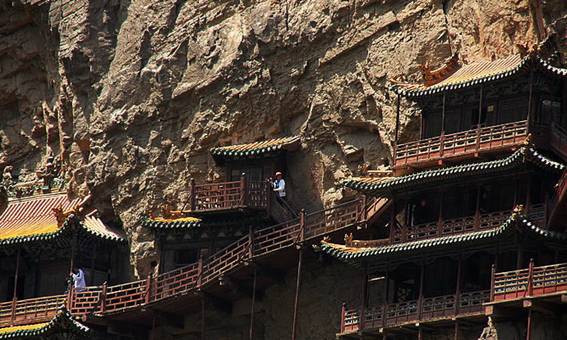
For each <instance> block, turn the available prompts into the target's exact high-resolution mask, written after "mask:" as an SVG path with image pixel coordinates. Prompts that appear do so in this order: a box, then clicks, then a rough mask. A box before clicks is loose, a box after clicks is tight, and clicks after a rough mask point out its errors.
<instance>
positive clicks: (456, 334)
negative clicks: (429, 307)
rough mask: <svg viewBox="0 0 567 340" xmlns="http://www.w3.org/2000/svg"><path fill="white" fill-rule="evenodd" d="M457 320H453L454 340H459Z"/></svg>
mask: <svg viewBox="0 0 567 340" xmlns="http://www.w3.org/2000/svg"><path fill="white" fill-rule="evenodd" d="M459 326H460V325H459V320H455V338H454V340H459V332H460V327H459Z"/></svg>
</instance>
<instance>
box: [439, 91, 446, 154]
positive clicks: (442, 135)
mask: <svg viewBox="0 0 567 340" xmlns="http://www.w3.org/2000/svg"><path fill="white" fill-rule="evenodd" d="M446 97H447V92H445V91H443V107H442V109H441V133H440V134H439V137H440V138H439V155H440V156H441V157H443V149H444V146H445V110H446V108H445V101H446V99H447V98H446Z"/></svg>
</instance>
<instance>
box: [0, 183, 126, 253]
mask: <svg viewBox="0 0 567 340" xmlns="http://www.w3.org/2000/svg"><path fill="white" fill-rule="evenodd" d="M79 201H80V200H69V198H68V197H67V195H66V194H48V195H40V196H33V197H27V198H24V199H15V200H10V201H9V202H8V206H7V208H6V209H5V210H4V211H3V212H2V214H0V246H5V245H15V244H18V243H25V242H34V241H48V240H53V239H56V238H58V237H60V236H63V235H65V234H66V233H67V232H68V230H69V229H70V228H73V227H78V228H79V230H80V231H81V232H83V233H85V234H86V235H89V236H94V237H97V238H100V239H104V240H109V241H125V240H126V236H125V235H124V234H123V233H122V232H120V231H117V230H114V229H111V228H109V227H108V226H106V225H105V224H104V223H103V222H102V221H101V220H100V219H99V218H98V217H96V216H93V215H87V216H86V217H85V218H83V219H80V218H78V217H77V216H74V215H70V216H69V217H68V218H67V220H66V221H65V222H64V223H63V224H62V225H61V226H59V225H58V223H57V218H56V215H55V213H54V211H53V209H57V208H62V209H63V210H66V209H69V208H71V207H73V206H75V205H76V204H77V203H78V202H79Z"/></svg>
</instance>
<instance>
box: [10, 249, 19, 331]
mask: <svg viewBox="0 0 567 340" xmlns="http://www.w3.org/2000/svg"><path fill="white" fill-rule="evenodd" d="M20 255H21V254H20V249H19V248H18V251H17V252H16V270H15V271H14V291H13V292H12V305H11V314H10V325H11V326H13V325H14V322H15V321H16V307H17V302H18V276H19V273H20Z"/></svg>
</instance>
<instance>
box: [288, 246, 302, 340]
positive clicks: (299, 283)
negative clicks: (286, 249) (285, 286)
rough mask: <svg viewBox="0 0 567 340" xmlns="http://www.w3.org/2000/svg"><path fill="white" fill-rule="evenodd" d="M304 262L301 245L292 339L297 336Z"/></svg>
mask: <svg viewBox="0 0 567 340" xmlns="http://www.w3.org/2000/svg"><path fill="white" fill-rule="evenodd" d="M302 262H303V247H302V246H300V248H299V254H298V260H297V279H296V282H295V300H294V303H293V323H292V325H291V340H295V339H296V338H297V316H298V313H299V311H298V309H299V288H300V286H301V265H302Z"/></svg>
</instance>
